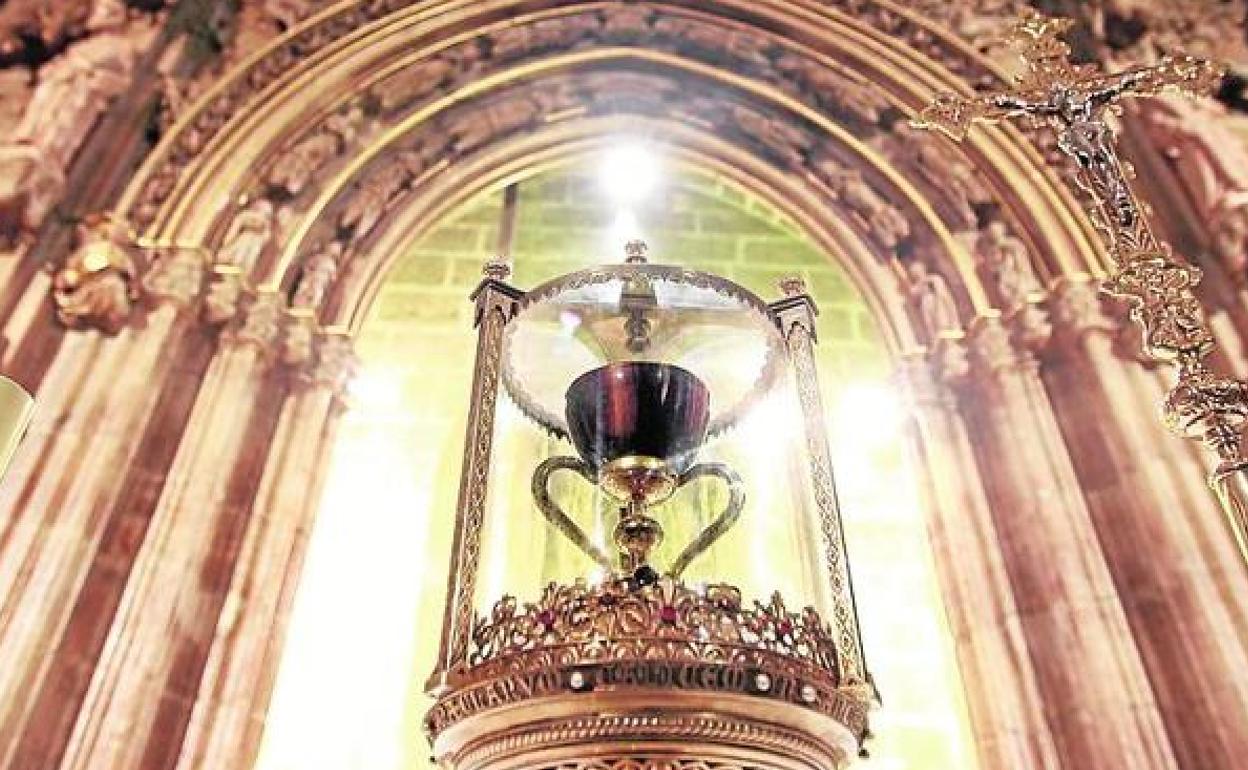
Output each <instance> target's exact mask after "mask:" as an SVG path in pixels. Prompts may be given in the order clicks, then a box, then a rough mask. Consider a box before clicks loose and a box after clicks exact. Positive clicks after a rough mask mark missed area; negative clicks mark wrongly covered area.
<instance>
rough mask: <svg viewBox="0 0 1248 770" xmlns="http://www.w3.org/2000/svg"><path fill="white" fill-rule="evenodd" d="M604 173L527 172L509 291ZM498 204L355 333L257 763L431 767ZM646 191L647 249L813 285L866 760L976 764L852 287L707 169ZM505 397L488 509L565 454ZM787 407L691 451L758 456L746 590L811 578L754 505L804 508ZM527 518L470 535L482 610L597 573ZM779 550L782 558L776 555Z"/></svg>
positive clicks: (464, 214)
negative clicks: (444, 623)
mask: <svg viewBox="0 0 1248 770" xmlns="http://www.w3.org/2000/svg"><path fill="white" fill-rule="evenodd" d="M599 184H600V177H599V166H598V165H596V163H595V162H594V161H593V159H591V162H590V163H589V164H588V166H587V167H583V168H579V169H572V170H557V171H553V172H547V173H545V174H543V175H541V176H540V177H538V178H533V179H529V180H525V181H523V182H522V194H521V195H522V200H523V205H521V206H520V208H519V221H518V226H517V238H516V245H515V249H514V258H515V269H516V277H515V279H514V280H515V283H516V284H517V285H519V286H528V285H534V284H536V283H537V282H539V281H542V280H545V279H548V278H550V277H552V276H554V275H556V274H559V273H563V272H567V271H569V270H573V269H577V268H579V267H587V266H590V265H592V264H594V263H596V262H598V261H600V256H599V255H600V253H601V252H600V244H601V242H602V240H601V239H602V238H603V229H604V228H603V223H609V222H611V221H612V216H613V215H614V214H615V213H616V211H617V209H618V206H616V204H614V203H612V202H610V201H607V200H605V199H604V198H605V196H601V195H586V194H585V191H586V189H587V188H588V189H594V188H595V187H596V186H597V185H599ZM499 199H500V196H499V195H497V194H495V195H492V196H487V197H486V198H483V199H481V200H479V201H476V202H474V203H471V204H469V205H468V206H466V207H465V208H464V209H462V210H461V211H459V212H457V213H456V214H455V215H454V216H453V217H451V218H449V219H448V220H447V222H446V223H445V224H443V225H442V226H440V227H439V228H435V230H433V231H432V232H430V233H428V234H427V235H426V237H425V238H424V240H423V241H422V242H421V243H419V244H417V245H416V246H415V247H414V248H413V250H412V252H411V254H410V255H409V256H408V257H406V258H405V259H404V260H401V261H400V264H399V265H398V266H397V267H396V268H395V271H394V273H393V274H392V275H391V277H390V278H389V280H388V282H387V284H386V286H385V288H384V289H383V290H382V292H381V294H380V296H379V298H378V302H377V304H376V306H375V307H374V308H373V309H372V315H371V317H370V320H369V321H368V322H366V324H365V325H364V327H363V330H362V332H361V336H360V340H359V342H360V348H361V349H360V353H361V357H362V362H363V366H362V374H361V376H360V379H359V380H358V381H357V383H356V384H355V385H354V386H353V388H352V402H353V409H352V410H351V411H350V412H349V413H348V414H347V416H346V417H345V422H344V424H343V426H342V429H341V433H340V438H339V442H338V447H337V449H336V455H335V461H334V465H333V468H332V470H331V477H330V479H329V480H328V483H327V494H326V499H325V501H324V503H323V505H322V509H321V512H320V516H319V519H318V520H317V523H316V528H315V530H314V532H313V534H312V544H311V549H310V553H309V556H308V560H307V564H306V568H305V573H304V577H303V579H302V585H301V587H300V590H299V592H298V594H297V598H296V606H295V611H294V617H293V621H292V625H291V628H290V635H289V638H288V641H287V644H286V651H285V654H284V657H283V660H282V664H281V670H280V673H279V679H278V685H277V691H276V693H275V698H274V702H273V706H272V709H271V711H270V714H269V723H268V727H267V730H266V732H265V736H264V745H263V749H262V754H261V758H260V762H259V764H258V765H257V767H258V768H259V770H322V769H323V770H418V769H419V770H425V768H427V766H428V765H427V762H428V759H427V757H428V747H427V746H426V745H425V742H424V738H423V736H422V735H421V733H420V726H419V725H420V719H421V717H422V716H423V714H424V711H425V710H426V708H427V707H428V705H429V701H428V700H427V699H426V697H425V696H424V694H423V692H422V688H423V684H424V682H425V678H426V676H427V674H428V672H429V671H430V670H431V668H432V661H433V655H434V652H435V650H434V649H433V648H434V646H435V645H436V642H437V627H438V624H439V623H440V622H441V610H442V597H443V592H444V589H445V577H446V576H445V570H446V558H447V554H448V553H449V549H450V544H449V540H450V524H451V520H452V511H453V510H454V505H455V493H456V485H457V483H458V475H457V474H458V468H459V463H460V458H461V452H462V440H463V425H464V418H465V414H466V411H467V404H466V398H467V394H468V392H469V390H470V374H471V365H472V360H471V359H472V352H473V347H474V342H473V341H474V336H473V334H472V329H471V320H470V313H471V306H470V304H469V303H468V302H467V300H466V296H467V293H468V291H469V290H470V289H471V287H472V285H473V284H474V283H475V282H476V280H477V279H478V277H479V275H480V265H481V260H482V258H483V257H485V256H487V255H488V250H489V249H490V248H491V247H492V244H493V243H494V242H495V238H494V235H495V230H494V228H495V223H496V222H497V217H498V206H499ZM653 204H654V205H653V209H649V208H648V209H647V211H648V212H650V211H653V213H647V224H648V230H649V231H650V232H648V234H647V235H648V240H650V241H651V246H652V248H653V249H654V253H655V254H656V257H657V259H656V261H673V262H679V263H681V264H687V265H689V266H690V267H694V268H697V269H704V270H710V271H713V272H717V273H720V274H723V275H725V276H727V277H730V278H732V279H733V280H736V281H738V282H740V283H742V284H744V285H745V286H746V287H747V288H750V289H752V290H754V291H756V292H758V293H759V294H761V295H762V296H766V297H774V296H777V295H778V292H777V289H776V287H775V282H776V280H777V279H778V278H779V277H780V276H781V275H784V274H790V273H794V272H797V273H800V274H802V275H803V276H804V277H805V278H806V279H807V281H808V284H809V285H810V288H811V291H812V293H813V294H814V295H815V298H816V300H817V301H818V302H819V304H820V308H821V310H822V313H821V315H820V316H819V322H820V328H819V339H820V347H819V357H820V368H821V376H822V377H823V381H824V386H825V393H824V401H825V406H826V408H827V411H828V414H829V420H828V424H829V427H830V429H831V436H832V439H833V449H834V455H835V457H836V471H837V480H838V485H839V489H840V491H841V495H842V499H841V502H842V506H843V509H844V513H845V518H846V524H847V537H848V539H849V547H850V556H851V559H852V563H853V569H854V574H855V582H856V590H857V594H858V598H859V603H860V606H861V613H862V620H863V626H864V635H865V637H866V640H865V641H866V649H867V655H868V660H869V662H870V664H871V668H872V670H873V672H874V674H875V676H876V679H877V681H878V683H879V686H880V689H881V691H882V692H883V695H884V698H885V706H884V707H883V708H882V709H881V710H880V711H879V712H877V714H875V715H874V717H873V721H874V723H875V730H874V731H875V733H876V734H877V736H878V738H877V739H876V740H875V741H874V744H873V746H872V759H871V760H870V762H869V763H865V764H864V767H865V768H867V770H947V769H949V768H958V770H974V768H975V761H974V757H973V752H972V751H971V743H970V738H969V735H968V730H967V717H966V709H965V705H964V703H963V698H962V689H961V683H960V681H959V675H958V671H957V666H956V662H955V659H954V656H953V652H952V649H951V648H952V642H951V635H950V632H949V629H948V627H947V626H946V624H945V620H944V614H943V611H942V608H941V605H940V596H939V592H938V590H937V587H936V586H937V584H936V577H935V572H934V570H933V567H932V564H931V558H930V553H929V551H930V549H929V548H928V545H927V542H926V533H925V529H924V521H923V516H922V513H921V511H920V508H919V505H918V503H917V501H916V499H915V496H914V491H913V488H914V485H913V483H912V480H911V478H910V476H909V474H908V472H907V470H906V467H905V464H904V462H903V458H902V452H901V450H900V448H899V443H900V442H899V439H898V436H897V430H896V426H897V424H898V421H897V420H888V421H885V422H884V427H885V429H884V430H881V429H880V425H879V424H877V423H875V422H874V421H873V422H872V423H870V424H868V423H866V422H864V419H863V417H864V414H865V413H867V412H869V411H870V412H875V415H874V417H879V416H880V415H882V414H886V413H888V412H889V411H890V410H893V409H895V400H894V399H893V398H892V397H891V395H890V391H889V389H888V385H887V381H886V375H885V372H886V370H887V369H888V363H887V361H886V360H885V356H884V353H883V351H882V348H881V346H880V344H879V342H878V336H877V335H876V333H875V331H874V327H873V325H872V324H871V321H870V318H869V316H868V315H867V311H866V309H865V304H864V303H863V301H862V300H861V299H860V298H859V297H857V296H856V295H854V294H853V293H852V291H851V290H850V289H849V288H848V286H847V285H846V283H845V279H844V277H843V275H842V274H841V272H840V271H839V269H837V268H835V267H833V266H832V265H831V263H830V260H829V259H828V258H827V257H826V256H825V255H822V254H819V253H817V252H816V251H815V250H814V249H813V248H812V247H811V246H810V245H809V244H808V243H807V242H806V241H804V240H803V239H802V238H801V237H800V236H799V235H796V234H795V232H796V229H795V228H794V227H793V226H792V225H791V224H790V223H787V222H785V221H784V220H783V219H782V218H781V217H780V215H779V214H777V213H776V212H775V211H774V210H771V209H769V208H767V207H766V206H765V205H764V204H763V203H762V202H761V201H759V200H755V199H751V198H749V197H748V196H746V195H745V194H744V193H742V192H741V191H740V190H739V189H737V188H735V187H733V186H731V185H729V184H727V183H725V182H724V181H723V180H721V179H717V178H713V177H710V176H708V175H705V174H702V173H699V172H696V171H693V170H689V169H683V168H670V169H664V180H663V186H662V190H661V191H660V192H659V193H656V196H655V200H654V201H653ZM587 207H588V209H587ZM729 227H731V232H730V231H729ZM618 253H619V252H618V251H616V252H612V254H613V255H614V254H618ZM573 332H574V330H573V329H569V333H573ZM500 407H501V411H500V414H499V423H500V426H501V429H500V431H499V439H500V440H499V443H498V444H496V449H497V453H496V462H497V463H498V464H499V465H500V467H499V468H496V469H492V472H494V471H497V472H499V473H502V474H503V475H504V476H506V477H507V478H509V479H513V480H515V486H514V487H513V488H510V489H508V490H502V491H500V490H498V489H492V490H491V494H490V497H491V499H490V500H489V501H488V504H489V506H491V508H492V509H493V507H494V506H501V508H498V509H497V510H502V509H503V508H506V507H507V506H508V504H509V503H508V497H515V496H519V498H518V499H525V500H527V495H528V490H527V479H528V474H530V473H531V472H532V468H533V466H534V465H535V464H536V463H537V462H538V461H539V460H540V459H541V458H544V457H547V456H550V455H552V454H570V453H571V451H572V450H571V447H570V446H568V445H566V444H563V443H561V442H556V441H554V440H552V439H550V438H549V437H545V436H543V435H542V434H541V432H540V431H538V430H536V429H531V428H526V427H525V426H526V424H528V421H527V420H525V418H523V417H522V416H520V414H519V413H518V411H517V410H515V409H514V408H513V407H512V406H511V405H510V403H509V402H508V401H506V400H505V399H503V400H501V401H500ZM794 408H795V404H793V403H792V399H786V398H783V397H780V398H775V399H771V400H769V401H768V402H765V403H764V404H763V405H762V407H761V408H760V409H759V411H758V412H756V413H755V414H754V415H753V416H752V418H751V419H750V420H749V421H747V423H746V424H744V425H742V426H741V428H740V429H739V430H738V431H737V432H736V433H737V436H736V437H735V439H734V441H733V442H732V444H733V446H732V454H733V456H732V457H726V456H725V457H711V456H707V457H706V458H704V459H724V460H730V461H731V462H732V463H733V464H734V466H747V465H748V466H749V467H751V468H753V469H754V470H755V473H754V474H752V477H753V478H754V483H752V484H751V485H750V488H749V490H748V493H747V497H748V500H747V509H746V513H745V515H743V517H742V519H741V521H740V523H739V525H738V529H737V530H734V531H733V532H731V533H730V534H729V535H728V536H726V537H725V539H724V543H723V544H724V546H725V547H728V548H730V549H737V551H736V553H738V554H741V555H748V556H749V557H751V558H749V559H748V563H749V567H748V569H749V572H750V574H748V575H746V576H744V577H745V579H746V581H747V582H748V583H749V584H750V588H751V590H754V587H764V586H765V587H767V590H770V589H773V588H779V589H782V590H785V591H786V592H789V591H790V590H797V589H796V587H791V586H789V585H786V584H785V583H786V581H787V582H790V583H800V582H803V576H804V575H809V574H813V573H814V571H816V570H817V568H818V564H819V562H820V558H821V554H820V553H819V551H818V547H819V546H818V545H817V538H818V534H817V532H806V533H795V532H794V530H792V529H791V528H788V527H785V526H784V525H782V524H781V523H780V518H781V517H776V516H766V515H758V513H757V512H758V511H765V510H780V509H783V508H784V507H785V506H793V505H796V504H797V501H795V500H794V499H793V498H794V495H792V494H790V492H789V488H790V486H791V485H789V484H787V479H788V474H790V473H792V472H793V468H792V466H791V464H790V460H789V459H788V458H786V456H785V454H784V453H783V452H778V451H775V448H774V447H775V443H774V441H772V440H769V438H774V431H776V428H777V426H800V422H799V421H797V420H796V419H791V413H792V410H793V409H794ZM780 438H783V439H785V440H787V441H788V442H790V443H793V442H800V441H801V440H802V438H803V437H802V436H801V435H800V427H799V428H798V429H797V430H796V431H794V430H786V431H783V432H782V435H781V436H780ZM760 479H761V480H763V482H762V483H760V482H759V480H760ZM554 482H555V479H554V478H552V486H553V485H554ZM561 483H562V484H563V485H564V486H563V487H561V488H559V489H558V490H557V491H558V493H559V494H560V495H567V496H571V497H572V498H576V499H574V500H573V502H575V503H577V504H578V505H579V506H580V507H578V510H591V511H592V510H596V509H597V507H598V506H602V505H609V504H611V503H610V502H609V501H607V500H606V499H605V497H604V496H603V495H601V493H600V492H597V491H595V490H593V489H591V488H589V487H588V485H586V484H584V482H583V481H582V480H581V479H579V478H571V479H566V480H564V481H563V482H561ZM682 494H704V495H706V496H708V499H709V498H715V497H716V496H718V495H721V494H722V492H721V491H720V490H718V487H717V486H716V485H714V484H712V483H710V482H704V483H703V484H702V485H700V486H699V487H698V488H697V489H696V490H692V491H682V492H681V493H678V495H677V498H675V500H677V501H678V499H679V498H680V495H682ZM577 496H579V498H578V497H577ZM560 499H561V500H565V499H570V498H568V497H561V498H560ZM712 502H713V501H712ZM717 505H718V503H714V506H717ZM714 506H712V505H709V504H708V507H714ZM524 513H527V514H531V518H526V517H522V516H497V515H494V513H493V511H492V513H491V515H490V519H491V521H492V522H493V523H494V530H493V531H490V530H488V529H487V535H486V539H485V543H484V549H485V550H484V556H483V572H482V575H481V577H480V583H479V585H480V590H481V598H480V600H479V604H478V606H488V604H489V603H492V602H493V600H494V599H495V598H497V596H498V595H499V594H501V593H503V592H504V591H517V590H518V589H520V588H522V589H523V591H524V592H530V593H532V592H535V591H536V588H537V586H538V585H539V584H540V581H541V579H542V575H543V574H552V572H557V571H561V570H571V569H575V570H577V571H578V572H580V573H582V574H589V575H593V574H594V573H593V570H592V568H593V565H592V563H591V562H589V560H588V559H586V558H585V557H584V556H581V555H580V554H579V553H576V552H574V551H572V550H571V549H568V548H563V547H560V546H559V545H557V544H555V545H551V543H554V542H555V541H554V540H553V539H551V538H547V537H546V533H545V532H544V525H541V526H539V525H538V524H537V522H540V515H539V514H538V513H537V512H536V511H535V510H527V511H525V512H524ZM656 518H658V519H659V520H660V521H661V522H662V523H663V526H664V528H665V529H666V530H667V531H668V534H669V537H670V539H671V540H672V543H671V544H665V545H664V546H663V548H664V549H667V548H668V547H669V545H670V547H671V548H672V549H673V550H678V549H679V548H680V547H681V546H682V545H683V543H684V542H686V540H685V538H686V537H687V535H688V532H687V531H686V530H685V529H682V527H688V526H692V522H689V523H685V522H679V521H672V520H671V519H670V518H665V517H663V516H656ZM580 521H581V523H582V525H583V526H584V528H585V530H586V532H588V533H589V535H590V537H591V539H593V540H595V541H596V542H597V543H598V544H599V545H605V543H606V542H607V541H608V540H609V537H610V533H609V529H607V528H604V527H603V526H602V524H603V521H604V517H602V516H599V515H594V516H592V517H590V518H588V519H581V520H580ZM669 522H671V523H669ZM517 553H523V554H526V555H527V556H528V557H529V562H530V564H531V570H530V574H526V575H524V576H522V578H523V579H522V580H520V581H519V582H520V583H521V584H522V585H521V586H518V585H517V580H516V577H517V576H516V575H515V574H514V572H510V571H509V570H511V569H512V566H511V565H514V563H515V562H516V561H518V560H517V559H516V558H515V554H517ZM760 554H761V555H763V556H764V557H766V558H759V556H760ZM708 558H709V557H708ZM777 563H785V564H786V569H784V570H779V571H777V570H774V569H771V568H769V564H777ZM703 566H704V565H700V564H699V563H697V562H695V563H694V564H693V565H691V567H690V570H689V573H690V574H689V577H690V579H692V580H696V579H698V577H699V575H704V574H706V573H705V572H699V570H700V569H702V567H703ZM486 597H488V598H486Z"/></svg>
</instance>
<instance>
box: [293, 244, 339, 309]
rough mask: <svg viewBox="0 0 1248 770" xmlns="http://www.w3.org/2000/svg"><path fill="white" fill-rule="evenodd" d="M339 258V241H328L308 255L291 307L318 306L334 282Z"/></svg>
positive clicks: (314, 307)
mask: <svg viewBox="0 0 1248 770" xmlns="http://www.w3.org/2000/svg"><path fill="white" fill-rule="evenodd" d="M341 258H342V243H341V242H340V241H330V243H329V244H328V245H327V246H325V247H324V248H322V249H318V250H317V251H315V252H313V253H312V254H311V255H309V256H308V258H307V259H306V260H305V261H304V263H303V270H302V271H301V272H300V273H299V282H298V283H297V284H296V285H295V293H294V295H293V298H292V300H291V303H290V304H291V307H294V308H299V309H306V310H315V309H317V308H319V307H320V306H321V302H322V301H323V300H324V299H325V293H326V292H327V291H329V287H330V286H332V285H333V283H334V277H335V276H337V275H338V260H339V259H341Z"/></svg>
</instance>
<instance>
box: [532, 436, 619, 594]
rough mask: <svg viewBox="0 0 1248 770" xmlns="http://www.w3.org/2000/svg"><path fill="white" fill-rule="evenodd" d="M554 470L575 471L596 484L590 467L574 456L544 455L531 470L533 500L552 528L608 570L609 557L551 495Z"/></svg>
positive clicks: (610, 568) (610, 563) (612, 569)
mask: <svg viewBox="0 0 1248 770" xmlns="http://www.w3.org/2000/svg"><path fill="white" fill-rule="evenodd" d="M556 471H576V472H577V473H578V474H579V475H580V476H581V478H583V479H585V480H586V481H588V482H589V483H590V484H596V483H597V481H598V479H597V477H596V475H595V474H594V471H593V469H592V468H590V467H589V466H588V465H586V464H585V462H583V461H582V460H580V459H578V458H576V457H551V458H548V459H546V460H544V461H543V462H542V464H541V465H538V466H537V470H535V471H533V500H534V501H536V502H537V508H538V510H540V511H541V512H542V515H543V516H545V517H546V520H547V521H549V522H550V523H551V524H553V525H555V529H557V530H559V532H560V533H561V534H562V535H563V536H564V537H566V538H567V539H568V540H571V541H572V543H573V545H575V546H576V547H577V548H580V549H581V550H582V551H584V553H585V555H586V556H588V557H589V558H591V559H593V560H594V561H595V562H597V563H598V564H599V565H600V566H601V567H602V568H603V569H605V570H606V571H607V572H608V573H610V572H612V571H614V569H615V564H614V563H613V562H612V560H611V558H610V557H609V556H607V555H606V554H605V553H604V552H603V550H602V549H601V548H599V547H598V546H596V545H594V543H593V541H592V540H590V539H589V536H588V535H586V534H585V530H583V529H581V528H580V526H578V525H577V523H576V522H575V521H572V518H571V517H570V516H568V514H566V513H564V512H563V509H562V508H560V507H559V504H558V503H556V502H555V501H554V500H552V499H551V497H550V488H549V482H550V477H551V475H553V474H554V473H555V472H556Z"/></svg>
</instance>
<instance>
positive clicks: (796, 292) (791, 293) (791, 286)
mask: <svg viewBox="0 0 1248 770" xmlns="http://www.w3.org/2000/svg"><path fill="white" fill-rule="evenodd" d="M778 285H779V286H780V291H782V292H784V296H786V297H800V296H802V295H803V294H805V293H806V280H805V279H804V278H802V277H801V276H800V275H786V276H785V277H783V278H781V279H780V282H779V284H778Z"/></svg>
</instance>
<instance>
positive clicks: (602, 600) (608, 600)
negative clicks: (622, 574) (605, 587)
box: [598, 594, 615, 607]
mask: <svg viewBox="0 0 1248 770" xmlns="http://www.w3.org/2000/svg"><path fill="white" fill-rule="evenodd" d="M598 604H600V605H602V606H603V607H614V606H615V594H603V595H602V596H599V597H598Z"/></svg>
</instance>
